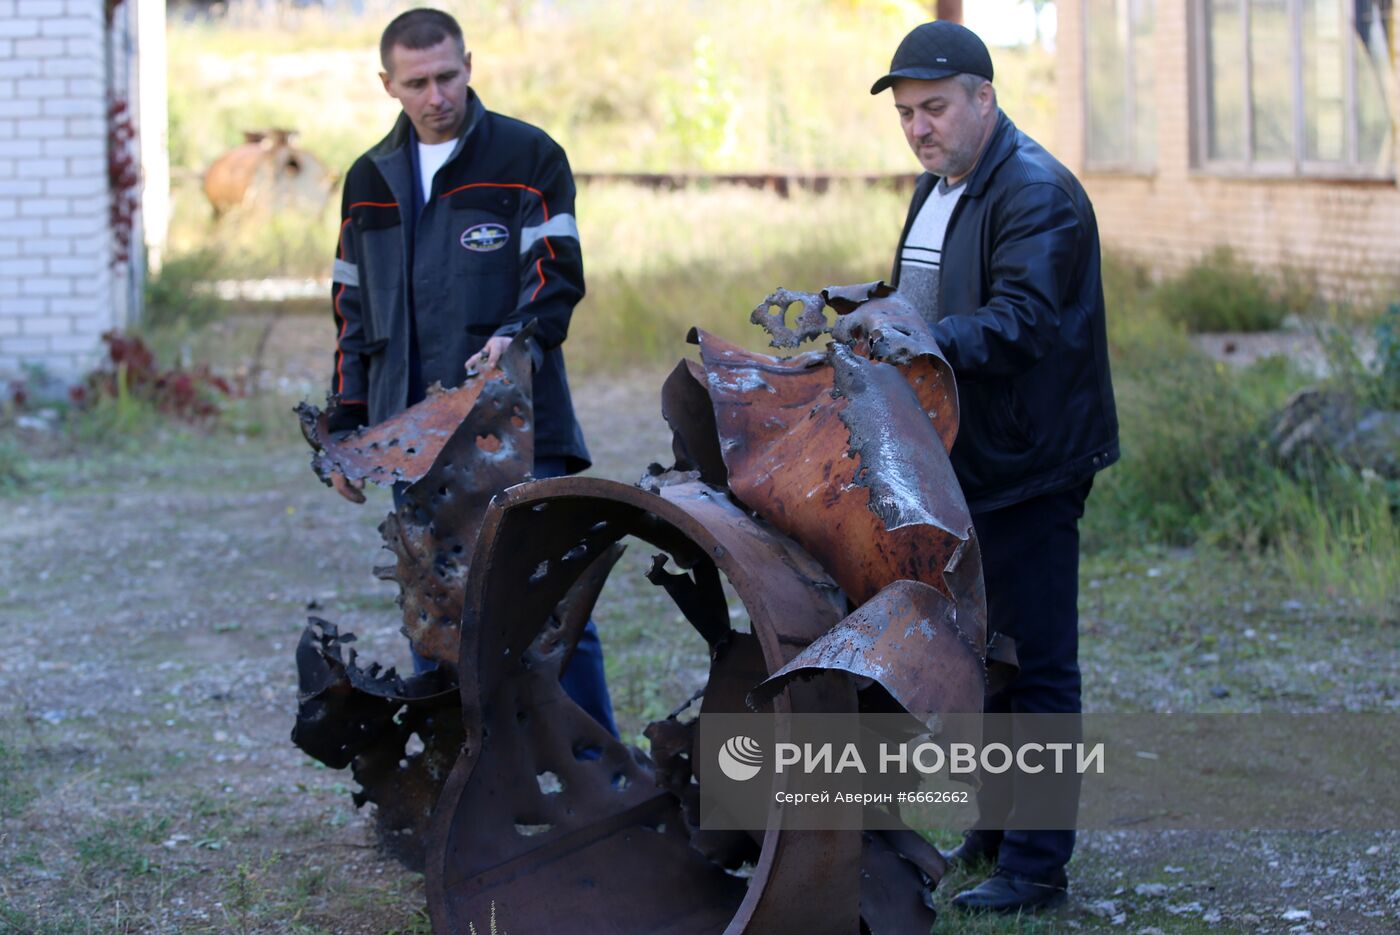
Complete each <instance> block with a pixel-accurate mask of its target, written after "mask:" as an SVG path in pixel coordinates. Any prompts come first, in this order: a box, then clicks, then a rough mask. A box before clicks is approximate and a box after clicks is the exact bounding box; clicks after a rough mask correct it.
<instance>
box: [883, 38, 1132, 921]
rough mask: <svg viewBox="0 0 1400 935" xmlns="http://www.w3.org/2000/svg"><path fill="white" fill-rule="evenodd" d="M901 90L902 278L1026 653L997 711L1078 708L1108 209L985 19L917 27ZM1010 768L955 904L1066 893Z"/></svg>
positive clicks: (1101, 377) (958, 461)
mask: <svg viewBox="0 0 1400 935" xmlns="http://www.w3.org/2000/svg"><path fill="white" fill-rule="evenodd" d="M886 88H893V91H894V104H895V108H896V110H897V112H898V114H899V119H900V123H901V125H902V127H903V129H904V133H905V137H906V139H907V140H908V142H909V145H910V147H911V148H912V149H913V151H914V153H915V155H916V156H917V157H918V159H919V162H920V163H921V164H922V166H923V167H924V169H925V170H926V171H925V173H924V175H923V176H922V177H920V179H919V181H918V184H917V186H916V188H915V192H914V200H913V204H912V205H911V206H910V210H909V217H908V220H907V222H906V223H905V227H904V233H903V235H902V236H901V237H900V244H899V251H898V253H897V257H896V260H895V268H894V279H895V282H896V283H897V285H898V288H899V291H900V293H901V294H902V295H903V296H904V297H905V298H906V299H908V300H909V301H910V303H911V304H912V305H914V306H915V307H916V308H918V309H919V310H920V311H921V312H922V313H923V315H924V317H925V318H926V319H927V320H928V322H929V324H930V325H931V326H932V328H933V333H934V335H935V337H936V338H937V339H938V344H939V347H940V348H942V350H943V353H944V354H945V355H946V356H947V358H948V362H949V363H950V364H952V366H953V371H954V373H955V374H956V377H957V385H958V398H959V403H960V407H961V421H960V425H959V429H958V437H957V442H956V444H955V445H954V446H953V450H952V462H953V467H954V470H955V471H956V472H957V476H958V480H959V481H960V482H961V484H962V487H963V492H964V494H965V495H966V497H967V501H968V506H969V507H970V509H971V511H972V519H973V526H974V528H975V529H976V532H977V536H978V539H979V541H980V545H981V549H982V562H983V571H984V575H985V579H986V588H987V612H988V625H989V627H990V628H991V629H992V630H995V631H999V632H1001V633H1005V634H1007V635H1008V636H1010V637H1012V638H1013V639H1014V640H1015V642H1016V649H1017V655H1018V657H1019V661H1020V671H1019V673H1018V675H1017V676H1016V678H1015V679H1014V681H1013V682H1012V684H1010V685H1009V686H1007V687H1006V688H1005V689H1004V690H1002V691H999V692H997V693H996V694H993V695H989V696H988V698H987V699H986V710H987V711H988V712H989V713H1008V714H1011V713H1015V714H1022V713H1025V714H1040V713H1061V714H1071V715H1077V714H1078V712H1079V710H1080V679H1079V661H1078V654H1079V643H1078V615H1077V609H1076V603H1077V600H1078V573H1079V526H1078V523H1079V518H1080V517H1081V516H1082V515H1083V512H1084V502H1085V499H1086V497H1087V496H1088V494H1089V488H1090V485H1091V484H1092V483H1093V476H1094V474H1095V473H1096V472H1097V471H1100V470H1102V469H1103V468H1105V467H1107V466H1108V465H1109V464H1112V463H1113V462H1114V461H1115V460H1117V458H1118V418H1117V415H1116V413H1115V410H1114V404H1113V389H1112V386H1111V384H1110V382H1109V371H1108V350H1107V341H1106V338H1105V333H1104V299H1103V285H1102V282H1101V280H1100V275H1099V238H1098V227H1097V224H1096V222H1095V220H1094V212H1093V208H1092V207H1091V206H1090V204H1089V199H1088V197H1087V196H1086V195H1085V193H1084V189H1083V188H1082V187H1081V186H1080V184H1079V182H1078V181H1077V180H1076V179H1075V178H1074V176H1073V175H1072V174H1071V173H1070V172H1069V170H1068V169H1066V168H1065V167H1064V166H1063V165H1061V164H1060V163H1059V162H1058V161H1056V160H1055V158H1054V157H1053V156H1051V155H1050V154H1049V153H1047V152H1046V151H1045V150H1044V149H1042V148H1041V147H1040V145H1039V144H1037V143H1036V142H1035V141H1034V140H1032V139H1031V138H1030V137H1028V136H1026V135H1025V134H1024V133H1022V132H1020V131H1019V130H1017V129H1016V127H1015V125H1014V124H1012V122H1011V121H1010V120H1009V119H1008V118H1007V116H1006V115H1005V114H1004V113H1002V112H1001V110H1000V108H998V107H997V103H996V91H995V89H994V88H993V87H992V61H991V56H990V54H989V53H988V52H987V47H986V46H985V45H984V44H983V43H982V41H981V40H980V39H979V38H977V36H976V35H975V34H973V33H972V32H971V31H969V30H967V29H965V28H964V27H962V26H960V25H958V24H956V23H952V22H948V21H939V22H934V23H927V24H925V25H923V26H920V27H918V28H916V29H915V30H914V31H913V32H911V33H910V34H909V35H908V36H907V37H906V38H905V39H904V41H903V42H902V43H901V44H900V46H899V49H898V51H897V52H896V53H895V55H894V60H893V62H892V63H891V66H890V72H889V74H887V75H885V76H884V77H882V78H881V79H880V80H879V81H877V82H876V83H875V85H874V87H873V88H871V93H872V94H878V93H880V92H881V91H883V90H885V89H886ZM1072 723H1074V724H1076V725H1077V717H1076V718H1073V719H1072ZM1076 729H1077V728H1076ZM996 780H997V777H991V776H984V777H983V784H984V789H985V790H986V791H987V793H988V794H984V795H982V796H980V797H979V802H980V803H981V804H982V806H983V812H982V814H981V817H980V818H979V821H978V828H977V829H976V830H974V831H972V832H971V833H969V834H968V836H967V837H966V838H965V839H964V841H963V844H962V846H961V847H959V848H958V849H957V850H956V851H954V852H953V853H952V854H951V855H950V856H951V857H952V858H953V859H954V860H957V861H961V862H963V863H965V864H969V865H970V864H973V863H975V862H977V861H979V860H981V859H989V860H993V861H995V863H996V872H995V873H994V874H993V875H992V876H991V877H990V878H989V879H987V880H985V881H983V882H982V883H981V884H980V885H978V886H976V887H974V888H973V889H970V890H968V891H966V892H963V893H961V894H959V895H958V896H956V897H955V898H954V900H953V905H954V906H956V907H958V908H960V909H966V910H993V911H1004V912H1016V911H1021V910H1031V909H1036V908H1040V907H1042V906H1048V905H1053V904H1055V903H1058V902H1060V901H1061V900H1063V898H1064V894H1065V889H1066V886H1067V879H1066V876H1065V864H1066V863H1068V861H1069V858H1070V854H1071V852H1072V850H1073V848H1074V832H1073V831H1072V830H1065V831H1034V832H1026V831H1005V832H1003V831H1001V830H998V828H999V827H1000V824H999V822H1001V823H1011V824H1014V822H1009V821H1008V817H1009V816H1010V815H1011V814H1012V811H1011V810H1014V809H1015V807H1016V806H1015V789H1014V780H1013V781H1012V782H1013V785H1012V786H1011V787H1005V786H1003V787H1002V788H1000V789H999V790H997V791H999V792H1000V793H1001V794H1000V795H992V794H990V793H991V791H992V788H993V787H992V786H991V785H989V784H990V783H995V782H996ZM1073 787H1074V792H1073V799H1074V800H1076V801H1077V798H1078V785H1077V782H1075V783H1074V784H1073ZM1008 803H1009V804H1008ZM998 809H1000V814H998V813H997V812H998ZM1008 809H1009V810H1008Z"/></svg>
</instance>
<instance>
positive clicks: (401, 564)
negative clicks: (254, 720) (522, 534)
mask: <svg viewBox="0 0 1400 935" xmlns="http://www.w3.org/2000/svg"><path fill="white" fill-rule="evenodd" d="M527 333H528V332H527ZM298 415H299V417H300V419H301V424H302V428H303V432H304V433H305V434H306V436H307V440H308V442H310V443H311V444H312V446H313V449H315V451H316V454H315V455H314V456H313V467H314V469H315V470H316V473H317V474H318V475H319V476H320V477H321V478H322V480H323V481H325V480H327V478H328V475H329V472H330V471H332V470H337V471H341V472H343V473H345V474H346V475H347V476H349V477H351V478H354V479H365V480H370V481H374V482H376V483H381V484H387V483H395V482H397V483H401V484H407V487H406V489H404V490H403V494H402V503H401V505H400V506H399V507H398V508H396V509H395V511H394V512H393V513H390V514H389V515H388V516H387V517H386V518H385V520H384V522H383V523H382V524H381V525H380V527H379V529H380V533H381V535H382V536H383V537H384V542H385V545H386V547H387V548H389V549H390V550H391V551H392V552H393V553H394V554H395V556H396V558H397V562H396V564H395V565H394V566H392V567H390V568H386V569H379V570H377V571H378V573H379V574H380V575H381V577H384V578H387V579H389V580H393V581H396V582H397V583H398V585H399V599H398V600H399V604H400V606H401V608H402V613H403V625H404V632H405V633H406V634H407V635H408V636H409V637H410V640H411V642H412V644H413V647H414V649H415V650H416V651H417V652H418V653H419V654H420V655H421V656H423V657H424V658H426V659H428V660H431V661H434V662H437V663H438V664H439V665H438V668H437V669H435V670H433V671H430V672H427V673H422V674H419V675H414V676H412V677H409V678H403V677H401V676H399V675H398V674H397V673H395V672H394V671H393V670H392V669H390V670H388V671H386V672H381V671H380V669H379V666H378V665H377V664H376V665H373V666H371V667H370V668H368V669H362V668H361V667H360V666H359V665H358V663H357V661H356V659H355V654H354V650H353V649H349V650H348V658H347V657H346V656H345V654H343V653H342V648H343V647H347V646H348V644H349V643H350V642H352V641H353V640H354V637H353V635H351V634H341V633H339V631H338V630H337V629H336V628H335V626H334V625H333V624H329V623H326V622H325V621H321V620H316V619H313V620H312V621H311V623H310V624H309V625H308V626H307V628H306V630H305V632H304V633H303V635H302V639H301V643H300V645H299V646H298V649H297V669H298V679H299V683H300V693H299V699H298V714H297V723H296V727H295V728H294V730H293V732H292V740H293V742H294V743H296V744H297V745H298V746H299V747H301V748H302V749H303V750H305V751H306V752H307V753H308V754H310V755H311V756H313V757H316V758H317V759H319V760H321V761H322V762H324V763H326V764H327V765H328V766H331V767H334V768H337V769H339V768H344V767H345V766H347V765H349V766H350V767H351V770H352V773H353V775H354V777H355V780H356V781H357V782H358V783H359V784H360V791H358V792H356V793H355V803H356V804H357V805H363V804H364V803H365V802H373V803H375V806H376V810H375V827H376V830H377V832H378V834H379V838H380V840H381V842H382V843H383V844H384V845H385V846H386V848H387V849H388V850H389V851H390V852H391V853H393V854H394V855H395V856H397V857H398V858H399V859H400V860H402V861H403V862H404V863H406V864H407V865H409V866H410V867H415V868H420V869H421V867H422V865H423V843H422V841H423V832H424V830H425V829H426V827H427V825H428V821H429V819H430V816H431V814H432V809H433V806H434V805H435V804H436V802H437V799H438V796H439V795H440V793H441V790H442V787H443V785H444V784H445V782H446V780H447V776H448V774H449V772H450V771H451V768H452V764H453V763H454V762H455V760H456V758H457V752H458V749H459V747H460V746H461V743H462V739H463V729H462V719H461V700H460V691H459V689H458V687H457V682H456V662H457V647H458V643H459V637H458V632H459V628H460V620H461V608H462V599H463V593H464V590H465V580H466V576H467V565H466V561H467V558H468V556H469V555H470V553H471V550H472V547H473V546H474V545H475V542H476V534H477V529H478V527H479V525H480V522H481V517H482V514H483V513H484V512H485V509H486V506H487V504H488V503H489V502H490V500H491V497H492V496H494V495H495V494H496V493H497V492H499V491H500V490H502V489H504V488H505V487H508V486H510V485H512V484H516V483H519V482H520V481H522V480H524V479H526V477H528V472H529V468H530V464H531V462H532V459H533V424H532V423H533V410H532V406H531V385H530V361H529V356H528V350H527V349H526V347H525V344H524V338H523V337H518V338H516V339H515V340H514V341H513V342H512V343H511V346H510V347H509V349H508V350H507V351H506V352H505V353H504V354H503V355H502V358H501V361H500V367H499V368H498V369H493V370H491V371H489V372H487V373H485V374H483V375H481V376H479V377H469V378H468V381H467V384H466V385H465V386H463V387H461V388H459V389H456V390H451V391H447V392H435V393H433V394H431V395H430V396H429V397H428V398H427V399H425V400H424V401H423V402H421V403H419V404H417V405H415V406H413V407H411V408H410V409H408V410H407V411H405V412H404V413H402V414H400V415H399V416H397V417H395V418H394V419H390V420H388V421H386V422H385V423H383V424H381V425H378V426H375V427H373V428H370V429H365V430H361V431H359V432H354V433H350V434H349V435H348V436H347V437H345V438H340V439H337V438H333V437H331V436H330V435H329V434H328V433H327V432H326V424H325V416H324V415H322V414H320V413H319V412H317V411H316V410H315V408H314V407H310V406H306V405H303V406H301V407H299V408H298ZM603 558H604V559H608V556H604V557H603ZM615 560H616V555H615V554H612V555H611V558H610V560H607V561H605V562H601V563H600V564H599V567H598V568H596V569H593V570H592V573H591V574H589V575H585V576H583V577H582V578H581V579H580V582H579V588H578V589H576V590H575V591H574V592H571V593H570V594H569V595H566V596H565V599H564V600H563V601H562V602H561V606H560V607H559V608H558V609H557V611H556V615H555V616H554V617H553V618H552V619H551V624H552V628H553V629H554V630H559V629H563V630H567V631H568V632H569V633H570V634H572V635H571V636H570V637H568V639H571V640H572V642H576V641H577V632H578V631H580V630H581V629H582V627H583V624H584V622H585V621H586V620H587V619H588V613H589V611H590V610H591V609H592V606H593V601H594V600H595V599H596V597H597V593H598V591H600V590H601V589H602V585H603V581H604V580H605V579H606V577H607V571H608V569H609V568H611V561H615ZM572 642H570V645H572ZM411 741H412V742H414V744H415V745H416V746H417V747H418V749H417V750H415V751H414V752H411V753H410V752H409V744H410V742H411Z"/></svg>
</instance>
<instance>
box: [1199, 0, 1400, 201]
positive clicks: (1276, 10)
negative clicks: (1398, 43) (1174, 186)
mask: <svg viewBox="0 0 1400 935" xmlns="http://www.w3.org/2000/svg"><path fill="white" fill-rule="evenodd" d="M1393 2H1394V0H1197V7H1196V10H1195V13H1196V17H1195V24H1196V30H1195V32H1196V48H1195V53H1196V83H1197V89H1196V91H1197V94H1196V104H1197V106H1196V121H1195V129H1196V131H1197V132H1196V134H1195V151H1196V159H1197V162H1198V164H1199V165H1200V166H1201V167H1202V168H1204V169H1207V170H1212V171H1222V172H1240V173H1248V174H1256V175H1286V176H1294V175H1304V176H1306V175H1311V176H1332V177H1356V178H1369V177H1375V178H1388V177H1391V176H1393V175H1394V171H1395V156H1394V153H1393V151H1392V133H1391V116H1390V115H1391V103H1390V99H1389V95H1390V94H1391V93H1392V91H1391V86H1390V83H1389V80H1388V77H1387V75H1388V71H1389V68H1390V60H1391V49H1392V47H1393V43H1394V41H1395V37H1394V36H1392V35H1391V25H1392V20H1391V9H1392V5H1393Z"/></svg>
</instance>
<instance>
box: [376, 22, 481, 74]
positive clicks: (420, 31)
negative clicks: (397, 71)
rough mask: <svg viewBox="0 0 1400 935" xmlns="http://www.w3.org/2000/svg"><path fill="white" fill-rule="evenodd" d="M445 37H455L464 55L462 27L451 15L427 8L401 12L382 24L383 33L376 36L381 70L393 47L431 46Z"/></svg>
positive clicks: (386, 66)
mask: <svg viewBox="0 0 1400 935" xmlns="http://www.w3.org/2000/svg"><path fill="white" fill-rule="evenodd" d="M444 39H453V40H455V41H456V43H457V48H459V49H461V50H462V54H463V55H465V54H466V51H467V43H466V40H465V39H463V38H462V27H461V26H458V25H457V21H456V20H455V19H453V18H452V16H451V14H448V13H444V12H442V11H441V10H430V9H427V8H426V7H419V8H418V9H416V10H409V11H408V12H407V13H400V14H399V15H398V16H396V17H394V18H393V20H392V21H391V22H390V23H389V25H388V26H385V27H384V35H382V36H380V37H379V61H380V62H381V63H382V64H383V65H384V70H385V71H389V52H390V51H391V50H392V49H393V48H394V46H396V45H401V46H403V47H404V48H405V49H431V48H432V47H433V46H435V45H437V44H438V43H439V42H442V41H443V40H444Z"/></svg>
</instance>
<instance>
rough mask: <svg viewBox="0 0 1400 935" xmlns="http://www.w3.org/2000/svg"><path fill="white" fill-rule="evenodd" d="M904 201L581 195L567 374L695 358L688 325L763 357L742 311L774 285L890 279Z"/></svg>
mask: <svg viewBox="0 0 1400 935" xmlns="http://www.w3.org/2000/svg"><path fill="white" fill-rule="evenodd" d="M906 207H907V196H905V195H898V194H895V193H893V192H889V191H884V190H878V189H865V188H863V187H860V186H850V187H838V188H837V189H836V190H835V191H833V192H832V193H830V194H827V195H822V196H818V195H808V194H795V195H794V196H793V197H792V198H790V199H782V198H779V197H778V196H777V195H774V194H770V193H764V192H752V191H747V190H736V189H716V190H712V191H709V192H701V191H683V192H672V193H658V192H650V191H646V190H643V189H636V188H629V187H621V186H605V185H604V186H587V187H585V188H584V189H583V191H582V192H581V193H580V195H579V202H578V212H579V225H580V236H581V238H582V241H583V245H584V266H585V269H586V270H587V281H588V294H587V296H586V297H585V298H584V300H583V302H582V303H580V305H579V307H578V309H577V310H576V312H575V315H574V319H573V324H572V326H571V328H570V336H569V343H568V351H569V366H570V368H571V369H575V370H578V371H581V372H585V373H587V372H597V371H604V372H606V371H610V370H612V371H615V370H620V369H624V368H628V367H632V366H636V365H643V364H655V363H658V362H665V361H669V360H676V359H679V358H680V357H682V356H684V355H686V354H687V353H689V352H690V349H689V348H688V346H687V345H686V344H685V335H686V332H687V331H689V329H690V328H691V327H693V326H697V327H700V328H704V329H706V330H709V331H712V332H714V333H716V334H718V335H720V336H722V337H724V338H726V339H728V340H731V341H736V342H738V343H741V344H746V345H749V346H751V347H755V348H761V347H763V346H765V345H766V341H765V340H764V338H765V336H764V335H763V333H762V332H761V331H760V330H759V329H757V328H755V327H754V326H753V325H751V324H749V313H750V312H751V311H752V310H753V307H754V306H755V305H757V304H758V303H759V302H760V301H761V300H762V299H763V298H764V297H765V296H766V295H768V294H769V293H770V292H772V291H773V289H775V288H777V287H778V286H785V287H787V288H790V289H803V290H815V289H821V288H822V287H824V286H828V285H834V284H839V283H849V282H863V281H868V280H871V279H881V278H888V276H889V258H890V256H891V255H892V254H893V252H894V248H895V244H896V241H897V240H898V237H899V230H900V226H901V224H902V223H903V220H904V213H905V209H906Z"/></svg>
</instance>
